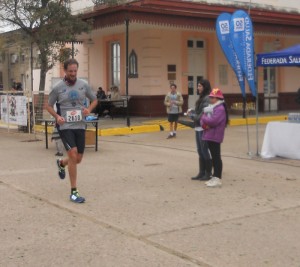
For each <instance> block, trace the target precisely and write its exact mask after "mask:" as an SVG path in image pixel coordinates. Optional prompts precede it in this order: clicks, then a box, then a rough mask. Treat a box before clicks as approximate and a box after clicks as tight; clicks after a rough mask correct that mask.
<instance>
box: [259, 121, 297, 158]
mask: <svg viewBox="0 0 300 267" xmlns="http://www.w3.org/2000/svg"><path fill="white" fill-rule="evenodd" d="M276 156H278V157H283V158H289V159H300V123H291V122H269V123H268V124H267V128H266V132H265V136H264V142H263V145H262V149H261V157H262V158H274V157H276Z"/></svg>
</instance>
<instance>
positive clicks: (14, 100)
mask: <svg viewBox="0 0 300 267" xmlns="http://www.w3.org/2000/svg"><path fill="white" fill-rule="evenodd" d="M0 99H1V120H2V121H4V122H6V123H9V124H15V125H20V126H27V98H26V96H14V95H2V96H1V98H0Z"/></svg>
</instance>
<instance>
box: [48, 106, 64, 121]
mask: <svg viewBox="0 0 300 267" xmlns="http://www.w3.org/2000/svg"><path fill="white" fill-rule="evenodd" d="M46 110H47V111H48V112H49V113H50V114H51V115H52V116H53V117H54V118H55V120H56V122H57V123H58V124H59V125H62V124H64V123H65V119H64V118H63V117H61V116H59V115H58V114H57V113H56V112H55V110H54V108H53V107H52V106H51V105H50V104H49V103H47V104H46Z"/></svg>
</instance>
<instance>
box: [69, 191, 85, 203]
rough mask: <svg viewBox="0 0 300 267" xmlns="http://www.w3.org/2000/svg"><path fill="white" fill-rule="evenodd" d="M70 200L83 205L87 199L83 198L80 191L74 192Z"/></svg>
mask: <svg viewBox="0 0 300 267" xmlns="http://www.w3.org/2000/svg"><path fill="white" fill-rule="evenodd" d="M70 200H71V201H72V202H74V203H83V202H84V201H85V198H84V197H81V196H80V195H79V193H78V191H73V193H72V194H71V195H70Z"/></svg>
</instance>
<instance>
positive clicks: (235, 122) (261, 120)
mask: <svg viewBox="0 0 300 267" xmlns="http://www.w3.org/2000/svg"><path fill="white" fill-rule="evenodd" d="M287 120H288V116H269V117H259V118H258V123H259V124H267V123H268V122H270V121H287ZM246 124H247V119H231V120H229V126H243V125H246ZM248 124H249V125H255V124H256V118H248Z"/></svg>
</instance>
